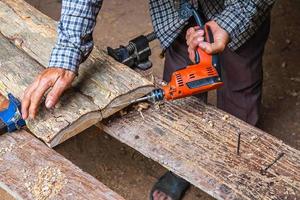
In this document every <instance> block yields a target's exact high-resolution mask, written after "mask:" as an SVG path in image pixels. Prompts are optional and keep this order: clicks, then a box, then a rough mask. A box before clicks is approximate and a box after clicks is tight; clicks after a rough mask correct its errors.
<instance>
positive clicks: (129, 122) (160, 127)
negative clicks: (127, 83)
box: [99, 98, 300, 200]
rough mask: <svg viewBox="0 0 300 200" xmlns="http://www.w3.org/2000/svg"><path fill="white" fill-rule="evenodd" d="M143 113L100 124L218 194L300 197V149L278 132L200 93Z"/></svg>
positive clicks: (228, 196) (224, 196)
mask: <svg viewBox="0 0 300 200" xmlns="http://www.w3.org/2000/svg"><path fill="white" fill-rule="evenodd" d="M142 116H143V117H142ZM142 116H141V114H140V113H139V112H137V111H131V112H130V113H129V114H127V115H125V116H123V117H115V118H112V119H110V120H108V121H106V122H105V123H104V122H103V123H101V124H99V126H100V127H101V128H102V129H103V130H104V131H106V132H107V133H109V134H110V135H112V136H113V137H115V138H117V139H118V140H120V141H122V142H123V143H125V144H127V145H129V146H131V147H132V148H134V149H136V150H138V151H139V152H141V153H142V154H144V155H145V156H147V157H149V158H151V159H153V160H154V161H157V162H159V163H160V164H162V165H163V166H165V167H166V168H167V169H169V170H171V171H173V172H175V173H176V174H178V175H180V176H181V177H183V178H185V179H186V180H188V181H189V182H191V183H192V184H194V185H195V186H197V187H199V188H200V189H202V190H203V191H205V192H207V193H208V194H210V195H211V196H213V197H215V198H217V199H251V200H253V199H264V200H271V199H291V200H292V199H293V200H295V199H299V198H300V152H299V151H298V150H296V149H294V148H291V147H289V146H288V145H286V144H284V143H283V142H282V141H280V140H278V139H277V138H275V137H272V136H271V135H269V134H267V133H265V132H263V131H261V130H259V129H257V128H255V127H253V126H251V125H249V124H247V123H245V122H243V121H241V120H239V119H237V118H235V117H233V116H231V115H228V114H226V113H225V112H222V111H220V110H218V109H216V108H215V107H213V106H209V105H205V104H202V103H199V102H198V100H197V99H195V98H186V99H182V100H177V101H174V102H166V103H165V104H164V105H163V106H162V107H161V108H160V109H159V110H156V109H154V108H151V109H149V110H147V111H143V112H142ZM238 133H241V151H240V156H238V155H237V154H236V148H237V135H238ZM280 153H284V156H283V157H282V158H281V159H280V160H279V161H278V162H276V163H275V164H274V165H273V166H272V167H271V168H270V169H269V170H268V171H267V173H266V175H262V174H261V169H263V168H265V167H266V166H267V165H268V164H270V163H272V161H273V160H274V159H275V158H276V157H277V156H278V155H279V154H280Z"/></svg>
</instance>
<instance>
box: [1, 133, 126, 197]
mask: <svg viewBox="0 0 300 200" xmlns="http://www.w3.org/2000/svg"><path fill="white" fill-rule="evenodd" d="M0 188H1V189H2V190H4V191H5V192H6V194H5V196H6V198H7V199H28V200H48V199H49V200H50V199H53V200H54V199H57V200H61V199H64V200H67V199H70V200H75V199H93V200H94V199H101V200H102V199H103V200H121V199H123V198H122V197H121V196H119V195H118V194H116V193H115V192H113V191H112V190H110V189H109V188H108V187H106V186H105V185H104V184H102V183H101V182H99V181H98V180H96V179H95V178H94V177H92V176H91V175H89V174H87V173H85V172H83V171H82V170H81V169H79V168H78V167H77V166H75V165H73V164H72V163H71V162H70V161H68V160H67V159H65V158H64V157H62V156H61V155H60V154H58V153H57V152H55V151H54V150H52V149H50V148H48V147H47V146H46V145H44V144H43V143H42V142H41V141H39V140H38V139H36V138H35V137H33V136H32V135H30V134H29V133H27V132H25V131H18V132H14V133H12V134H4V135H2V136H0ZM1 189H0V194H1V193H2V194H4V192H3V191H1ZM10 196H11V197H12V198H9V197H10ZM2 197H3V196H1V197H0V199H2Z"/></svg>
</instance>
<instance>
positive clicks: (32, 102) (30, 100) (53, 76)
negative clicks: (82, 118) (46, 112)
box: [22, 68, 75, 119]
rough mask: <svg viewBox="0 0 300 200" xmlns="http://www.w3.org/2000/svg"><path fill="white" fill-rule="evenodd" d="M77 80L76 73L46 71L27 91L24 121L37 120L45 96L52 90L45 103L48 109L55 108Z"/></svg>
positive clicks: (61, 70)
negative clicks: (75, 79)
mask: <svg viewBox="0 0 300 200" xmlns="http://www.w3.org/2000/svg"><path fill="white" fill-rule="evenodd" d="M74 78H75V73H74V72H71V71H68V70H65V69H61V68H48V69H45V70H44V71H43V72H42V73H41V74H40V75H39V76H38V77H37V78H36V80H35V81H34V82H33V83H32V84H31V85H30V86H29V87H28V88H27V89H26V90H25V93H24V96H23V99H22V117H23V119H27V118H30V119H33V118H35V116H36V114H37V111H38V108H39V105H40V104H41V101H42V98H43V96H44V94H45V93H46V92H47V91H48V90H49V89H50V88H51V90H50V92H49V93H48V95H47V97H46V101H45V105H46V107H47V108H53V107H54V106H55V105H56V103H57V102H58V100H59V97H60V96H61V95H62V94H63V92H64V91H65V90H66V89H68V88H69V87H70V86H71V84H72V82H73V80H74Z"/></svg>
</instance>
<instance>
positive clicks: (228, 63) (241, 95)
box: [163, 18, 270, 125]
mask: <svg viewBox="0 0 300 200" xmlns="http://www.w3.org/2000/svg"><path fill="white" fill-rule="evenodd" d="M191 26H194V23H193V22H190V23H189V25H187V26H186V27H185V28H184V29H183V31H182V32H181V34H180V35H179V36H178V37H177V39H176V40H175V41H174V42H173V44H172V45H171V46H170V47H169V48H168V49H167V50H166V53H165V67H164V74H163V79H164V80H165V81H167V82H168V81H170V76H171V74H172V73H173V72H174V71H176V70H178V69H182V68H184V67H186V66H187V65H189V64H191V61H190V59H189V57H188V52H187V45H186V40H185V34H186V30H187V29H188V28H189V27H191ZM269 31H270V18H268V19H267V20H266V21H265V22H264V23H263V24H262V25H261V26H260V28H259V29H258V30H257V32H256V34H254V35H253V36H252V38H251V39H250V40H248V41H247V42H246V43H245V44H244V45H242V46H241V47H240V48H239V49H237V50H236V51H232V50H230V49H229V48H226V49H225V50H224V52H223V53H222V54H221V55H220V57H221V59H220V61H221V65H222V79H223V81H224V86H223V87H222V88H221V89H219V90H218V91H217V107H218V108H220V109H222V110H224V111H226V112H228V113H230V114H232V115H234V116H236V117H238V118H240V119H242V120H244V121H245V122H247V123H249V124H252V125H257V123H258V120H259V111H260V106H261V97H262V83H263V68H262V58H263V53H264V47H265V43H266V41H267V39H268V35H269ZM203 98H207V94H203V95H202V100H203Z"/></svg>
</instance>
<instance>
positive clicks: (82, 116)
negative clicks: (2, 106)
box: [0, 34, 102, 147]
mask: <svg viewBox="0 0 300 200" xmlns="http://www.w3.org/2000/svg"><path fill="white" fill-rule="evenodd" d="M0 46H1V48H0V74H1V78H0V92H1V93H2V94H7V93H12V94H14V96H15V97H17V98H19V99H21V98H22V96H23V93H24V91H25V89H26V87H27V86H28V85H30V84H31V83H32V82H33V80H34V78H35V77H36V76H37V75H38V74H39V73H40V72H41V71H42V70H43V67H42V66H41V65H40V64H38V63H37V62H36V61H34V60H33V59H32V58H30V57H29V56H28V55H27V54H25V53H24V52H22V51H21V50H19V49H17V48H16V47H15V46H14V45H13V44H11V43H10V42H9V41H8V40H6V39H5V38H4V37H3V36H2V35H1V34H0ZM101 119H102V116H101V114H100V112H99V108H98V106H96V105H95V104H94V103H93V102H92V101H90V100H89V99H88V98H87V97H86V96H84V95H82V94H80V93H77V92H74V91H72V90H70V91H68V92H67V93H66V94H65V95H64V96H63V98H62V99H61V101H60V102H59V104H58V106H57V107H56V108H55V109H52V110H46V108H45V106H43V107H41V109H40V114H39V115H38V116H37V118H36V119H35V120H28V121H27V127H28V128H29V129H30V130H31V132H32V133H33V134H34V135H35V136H37V137H38V138H40V139H42V140H43V141H44V142H45V143H46V144H48V145H49V146H51V147H53V146H55V145H57V144H59V143H61V142H62V141H64V140H66V139H67V138H69V137H71V136H73V135H75V134H78V133H80V132H82V131H83V130H84V129H86V128H88V127H90V126H92V125H93V124H95V123H97V122H98V121H99V120H101Z"/></svg>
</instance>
